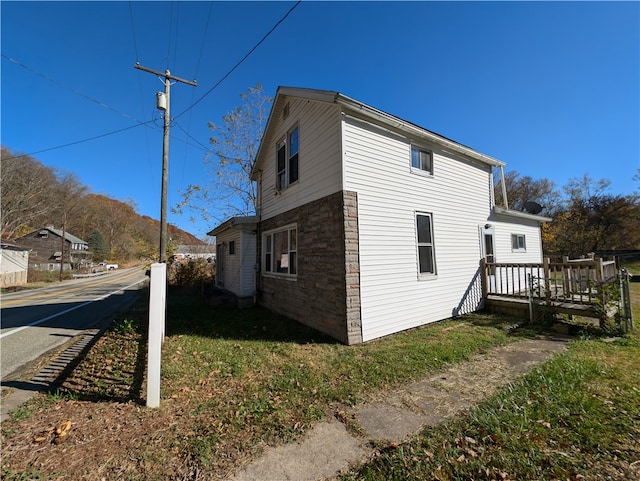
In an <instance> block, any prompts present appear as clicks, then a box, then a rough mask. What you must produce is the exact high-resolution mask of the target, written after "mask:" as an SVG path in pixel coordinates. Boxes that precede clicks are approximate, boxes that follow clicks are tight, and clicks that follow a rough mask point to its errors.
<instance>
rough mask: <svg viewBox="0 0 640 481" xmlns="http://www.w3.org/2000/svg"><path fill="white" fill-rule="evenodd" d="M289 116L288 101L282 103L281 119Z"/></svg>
mask: <svg viewBox="0 0 640 481" xmlns="http://www.w3.org/2000/svg"><path fill="white" fill-rule="evenodd" d="M287 117H289V102H287V103H286V104H284V108H283V109H282V119H283V120H284V119H286V118H287Z"/></svg>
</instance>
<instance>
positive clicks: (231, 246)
mask: <svg viewBox="0 0 640 481" xmlns="http://www.w3.org/2000/svg"><path fill="white" fill-rule="evenodd" d="M235 254H236V241H229V255H230V256H234V255H235Z"/></svg>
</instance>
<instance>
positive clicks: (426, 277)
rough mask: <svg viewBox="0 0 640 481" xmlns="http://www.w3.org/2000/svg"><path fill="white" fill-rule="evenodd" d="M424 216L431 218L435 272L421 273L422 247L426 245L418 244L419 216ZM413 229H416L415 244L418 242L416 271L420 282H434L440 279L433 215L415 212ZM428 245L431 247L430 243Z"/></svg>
mask: <svg viewBox="0 0 640 481" xmlns="http://www.w3.org/2000/svg"><path fill="white" fill-rule="evenodd" d="M419 215H423V216H427V217H429V224H430V227H431V243H430V245H431V251H432V253H433V255H432V257H433V258H432V261H433V272H420V246H421V245H424V243H422V244H421V243H418V216H419ZM413 228H414V229H415V242H416V271H417V272H418V280H433V279H436V278H437V277H438V263H437V261H436V257H437V256H436V245H435V244H436V243H435V232H434V230H433V214H432V213H430V212H422V211H415V212H414V216H413ZM426 245H429V244H428V243H427V244H426Z"/></svg>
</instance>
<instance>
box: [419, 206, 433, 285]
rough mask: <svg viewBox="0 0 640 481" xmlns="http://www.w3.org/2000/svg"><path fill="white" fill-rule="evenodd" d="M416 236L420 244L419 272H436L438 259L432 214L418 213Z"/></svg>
mask: <svg viewBox="0 0 640 481" xmlns="http://www.w3.org/2000/svg"><path fill="white" fill-rule="evenodd" d="M416 237H417V244H418V272H419V273H420V274H435V273H436V259H435V251H434V248H433V229H432V225H431V215H430V214H416Z"/></svg>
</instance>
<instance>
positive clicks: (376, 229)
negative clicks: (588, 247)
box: [210, 87, 549, 344]
mask: <svg viewBox="0 0 640 481" xmlns="http://www.w3.org/2000/svg"><path fill="white" fill-rule="evenodd" d="M503 165H504V164H503V163H502V162H500V161H498V160H496V159H493V158H491V157H489V156H487V155H484V154H481V153H479V152H477V151H475V150H473V149H471V148H469V147H466V146H464V145H462V144H459V143H457V142H454V141H452V140H450V139H447V138H445V137H442V136H440V135H438V134H435V133H433V132H431V131H429V130H426V129H424V128H422V127H419V126H417V125H415V124H412V123H410V122H407V121H405V120H402V119H400V118H398V117H394V116H393V115H390V114H387V113H385V112H382V111H380V110H377V109H375V108H373V107H371V106H369V105H366V104H363V103H361V102H358V101H356V100H354V99H351V98H349V97H347V96H345V95H342V94H340V93H338V92H331V91H321V90H310V89H300V88H288V87H280V88H279V89H278V91H277V94H276V97H275V100H274V103H273V108H272V110H271V113H270V116H269V120H268V122H267V125H266V128H265V132H264V136H263V139H262V143H261V146H260V149H259V151H258V154H257V157H256V159H255V164H254V167H253V171H252V174H251V177H252V180H253V181H255V182H256V183H257V186H258V209H257V212H256V216H255V217H251V218H234V219H230V220H228V221H227V222H225V223H223V224H221V225H220V226H218V227H217V228H216V229H214V230H213V231H212V232H211V233H210V234H211V235H216V239H217V240H216V242H217V249H218V270H219V271H220V270H221V269H222V272H223V276H224V277H223V279H224V285H223V287H224V288H225V289H228V290H230V291H232V292H234V293H235V294H236V295H237V296H238V297H240V298H244V299H250V300H252V301H254V302H256V303H257V304H259V305H262V306H265V307H267V308H269V309H271V310H273V311H276V312H279V313H281V314H284V315H286V316H288V317H291V318H293V319H295V320H297V321H299V322H301V323H303V324H306V325H308V326H311V327H313V328H315V329H318V330H319V331H322V332H324V333H327V334H329V335H331V336H333V337H334V338H336V339H338V340H340V341H341V342H344V343H346V344H355V343H360V342H364V341H369V340H372V339H376V338H379V337H381V336H385V335H388V334H392V333H395V332H398V331H402V330H405V329H409V328H413V327H416V326H420V325H423V324H427V323H430V322H434V321H439V320H442V319H447V318H450V317H452V316H456V315H459V314H464V313H468V312H472V311H475V310H478V309H480V308H482V307H483V298H482V290H481V285H480V282H481V280H480V274H479V264H480V260H481V259H482V258H488V259H489V260H490V261H496V262H519V263H523V262H541V261H542V243H541V232H540V225H541V222H544V221H547V220H549V219H547V218H545V217H541V216H538V215H531V214H528V213H524V212H515V211H511V210H509V209H507V208H504V207H503V208H501V207H498V206H496V205H495V203H494V197H493V175H492V169H494V168H501V167H502V166H503ZM221 263H223V264H224V265H221Z"/></svg>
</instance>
